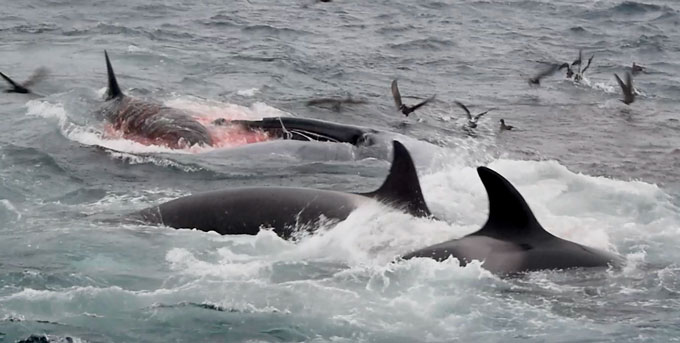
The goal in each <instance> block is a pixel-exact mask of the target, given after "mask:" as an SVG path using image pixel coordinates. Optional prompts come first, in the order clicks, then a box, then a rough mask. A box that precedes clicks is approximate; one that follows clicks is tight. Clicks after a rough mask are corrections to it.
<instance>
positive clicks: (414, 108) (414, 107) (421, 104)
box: [411, 95, 436, 112]
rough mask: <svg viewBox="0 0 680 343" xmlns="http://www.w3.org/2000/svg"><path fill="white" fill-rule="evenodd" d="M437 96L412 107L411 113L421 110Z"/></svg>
mask: <svg viewBox="0 0 680 343" xmlns="http://www.w3.org/2000/svg"><path fill="white" fill-rule="evenodd" d="M435 96H436V95H433V96H431V97H429V98H427V99H425V100H423V102H421V103H419V104H416V105H413V106H412V107H411V112H413V111H415V110H417V109H418V108H420V107H422V106H424V105H425V104H427V103H428V102H430V101H432V100H433V99H434V97H435Z"/></svg>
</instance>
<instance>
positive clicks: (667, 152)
mask: <svg viewBox="0 0 680 343" xmlns="http://www.w3.org/2000/svg"><path fill="white" fill-rule="evenodd" d="M679 27H680V3H678V2H677V1H674V0H646V1H639V2H638V1H620V0H601V1H591V0H565V1H559V2H556V1H550V0H521V1H520V0H517V1H515V0H510V1H498V0H486V1H433V0H423V1H404V0H396V1H387V0H379V1H354V0H348V1H343V0H335V1H334V2H330V3H320V2H319V3H317V2H313V1H311V0H310V1H299V0H293V1H270V0H266V1H265V0H248V1H246V0H243V1H212V0H204V1H176V0H168V1H147V2H146V3H145V4H142V3H141V2H138V1H131V0H122V1H115V2H112V1H99V0H94V1H91V0H87V1H84V0H49V1H38V0H22V1H9V0H3V1H2V4H1V6H0V35H1V37H2V39H1V40H0V56H2V59H1V60H0V71H2V72H5V73H7V74H9V75H10V76H12V77H14V78H15V79H17V80H23V79H24V78H26V77H28V76H29V75H30V74H31V73H32V71H33V70H34V69H35V68H37V67H39V66H45V67H48V68H49V69H50V71H51V74H50V76H49V77H48V78H47V79H46V80H45V81H44V82H42V83H40V84H38V85H36V86H35V87H34V90H35V92H36V93H39V94H40V95H41V96H25V95H17V94H4V93H3V94H1V95H0V128H2V130H1V131H0V341H2V342H15V341H18V340H21V339H26V338H28V337H29V336H30V335H33V334H35V335H46V337H47V338H48V339H49V340H50V341H54V342H67V341H76V342H169V341H174V342H240V341H243V342H303V341H312V342H329V341H332V342H471V341H473V342H581V341H588V342H603V341H611V342H669V341H677V340H678V337H680V326H679V323H680V322H679V319H678V318H680V266H679V265H678V260H679V259H680V249H678V246H679V245H680V181H679V180H680V120H679V119H680V115H678V108H679V106H678V104H679V102H678V97H679V96H680V76H679V75H680V31H679ZM104 49H106V50H108V52H109V54H110V55H111V58H112V62H113V65H114V68H115V70H116V73H117V75H118V81H119V83H120V84H121V87H122V88H123V90H124V91H125V92H126V93H128V94H132V95H135V96H140V97H149V98H154V99H158V100H159V101H162V102H164V103H166V104H168V105H170V106H175V107H181V108H186V109H190V110H192V111H195V112H198V113H201V115H202V116H204V118H205V119H206V120H209V119H213V118H218V117H228V118H240V119H258V118H263V117H269V116H279V115H284V116H297V117H304V118H317V119H324V120H331V121H335V122H340V123H347V124H353V125H362V126H367V127H372V128H376V129H380V130H385V131H389V132H393V133H395V134H398V137H402V139H403V140H404V141H405V143H406V145H407V147H408V148H409V149H410V151H411V153H412V154H413V155H414V158H415V160H416V162H417V168H418V172H419V175H420V178H421V183H422V187H423V192H424V195H425V198H426V200H427V202H428V204H429V206H430V208H431V209H432V211H433V212H434V214H435V215H436V216H437V217H438V218H440V219H442V220H441V221H437V220H431V219H415V218H411V217H409V216H407V215H405V214H403V213H400V212H395V211H393V210H390V209H388V208H385V207H382V206H366V207H361V208H359V209H357V210H356V211H355V212H354V213H352V214H351V215H350V217H349V218H348V219H347V220H345V221H343V222H341V223H338V224H337V225H329V226H328V227H323V228H320V230H319V232H318V233H317V234H316V235H310V236H305V237H303V238H302V239H300V240H299V241H297V242H290V241H284V240H282V239H280V238H278V237H277V236H276V235H275V234H274V233H272V232H271V231H262V232H261V233H260V234H258V235H256V236H219V235H217V234H213V233H204V232H200V231H191V230H174V229H170V228H162V227H161V228H159V227H152V226H144V225H132V224H117V223H115V221H107V220H101V218H112V217H117V216H124V215H125V214H126V213H129V212H132V211H136V210H138V209H141V208H144V207H148V206H151V205H154V204H158V203H160V202H162V201H166V200H169V199H172V198H175V197H178V196H182V195H187V194H191V193H197V192H201V191H205V190H212V189H220V188H227V187H236V186H243V185H286V186H305V187H314V188H325V189H336V190H345V191H364V192H365V191H371V190H373V189H374V188H376V187H378V185H380V183H381V182H382V180H383V178H384V177H385V175H386V173H387V169H388V167H389V163H388V162H387V160H388V158H386V157H385V156H383V157H382V158H380V156H378V158H375V157H376V156H365V155H362V154H357V153H356V151H352V149H351V147H345V148H346V150H343V151H344V152H345V153H338V154H337V155H329V154H313V153H311V151H312V150H311V149H310V150H305V149H300V148H299V146H297V145H296V146H293V145H291V146H289V147H286V146H285V145H281V146H279V145H277V144H270V143H268V144H269V146H268V147H269V148H266V149H259V150H247V149H243V147H240V146H238V145H239V144H240V143H239V142H235V141H229V139H226V140H225V141H224V144H221V145H220V146H219V147H215V148H209V149H205V148H204V149H187V150H180V151H173V150H171V149H168V148H163V147H157V146H146V145H142V144H140V143H138V142H134V141H130V140H127V139H124V138H122V137H117V136H115V135H112V134H111V132H110V129H109V128H107V126H106V125H105V124H104V123H103V122H102V121H101V119H100V118H97V116H96V115H95V113H96V110H97V108H98V105H99V104H100V103H101V101H102V100H101V95H102V94H103V91H104V88H105V86H106V69H105V66H104V58H103V51H104ZM579 49H583V51H584V56H585V57H589V56H590V55H591V54H594V55H595V57H594V59H593V64H592V65H591V67H590V69H589V70H588V72H587V73H586V79H585V80H583V81H582V82H580V83H574V82H573V81H571V80H567V79H565V78H564V76H563V75H562V74H556V75H554V76H552V77H549V78H546V79H544V80H543V81H542V85H541V87H530V86H529V85H528V84H527V82H526V79H527V78H528V77H529V76H531V75H532V74H534V73H536V72H537V71H539V70H540V68H541V66H542V64H541V63H540V62H557V61H559V62H571V61H572V60H574V59H575V58H576V57H577V55H578V50H579ZM632 62H637V63H639V64H641V65H643V66H645V67H646V70H645V72H644V73H642V74H640V75H637V76H636V77H635V79H634V83H635V87H636V88H637V90H638V91H639V93H640V95H639V96H638V97H637V99H636V102H635V103H633V104H632V105H631V106H626V105H624V104H622V103H621V102H620V101H619V100H618V99H620V98H621V94H620V90H619V89H618V85H617V84H616V81H615V79H614V77H613V73H617V74H619V75H623V74H625V72H626V71H628V70H630V66H631V65H632ZM395 78H398V79H399V82H400V88H401V91H402V93H403V94H404V95H409V96H414V97H417V98H425V97H428V96H430V95H432V94H437V97H436V101H435V102H433V103H432V104H431V105H429V106H427V107H424V108H423V109H422V110H419V111H417V112H416V113H415V114H413V115H411V116H409V117H408V118H406V117H404V116H402V115H400V114H399V113H397V112H396V110H395V109H394V104H393V101H392V99H391V94H390V88H389V85H390V82H391V80H392V79H395ZM347 96H352V97H353V98H358V99H364V100H366V101H367V103H365V104H356V105H347V106H343V107H341V108H340V110H339V111H336V110H335V109H333V108H324V107H308V106H306V105H305V103H306V101H307V100H310V99H313V98H319V97H347ZM454 100H459V101H462V102H463V103H465V104H467V105H468V106H469V107H470V108H471V109H472V111H473V112H478V111H479V112H481V111H484V110H487V109H490V108H493V110H492V111H491V112H489V113H488V114H487V115H485V116H484V117H482V119H481V120H480V125H479V128H478V129H477V130H476V132H475V134H474V135H470V134H469V133H468V132H465V131H464V130H463V129H462V126H463V125H464V123H465V119H464V115H463V113H462V112H461V110H460V109H459V108H457V107H456V106H455V105H454V103H453V101H454ZM407 101H409V102H410V101H414V102H415V101H417V100H415V99H407ZM501 118H504V119H505V120H506V121H507V122H508V124H511V125H514V126H515V127H516V130H513V131H504V132H499V130H498V125H499V124H498V121H499V119H501ZM317 144H321V143H317ZM311 145H314V144H311ZM345 148H343V149H345ZM269 149H271V150H269ZM253 151H254V152H253ZM347 151H349V153H347ZM479 165H487V166H490V167H491V168H493V169H495V170H497V171H499V172H500V173H501V174H503V175H505V176H506V177H507V178H508V179H509V180H510V181H511V182H513V183H514V184H515V185H516V186H517V187H518V189H519V190H520V192H522V194H523V195H524V196H525V198H526V199H527V201H528V202H529V204H530V205H531V207H532V208H533V210H534V212H535V214H536V216H537V217H538V220H539V221H540V222H541V223H542V224H543V226H545V227H546V228H548V229H549V230H550V232H552V233H554V234H556V235H558V236H560V237H562V238H566V239H570V240H573V241H576V242H579V243H582V244H586V245H590V246H594V247H598V248H602V249H606V250H609V251H613V252H616V253H619V254H621V255H622V256H624V257H625V259H626V265H625V267H624V268H622V269H620V270H598V271H588V270H572V271H544V272H534V273H529V274H526V275H524V276H519V277H512V278H500V277H498V276H495V275H492V274H490V273H489V272H486V271H485V270H484V269H483V268H481V267H480V264H479V263H472V264H469V265H467V266H465V267H459V266H458V263H457V261H456V260H453V259H452V260H448V261H445V262H441V263H439V262H435V261H431V260H426V259H413V260H409V261H397V262H393V260H394V258H395V257H397V256H399V255H401V254H405V253H407V252H410V251H412V250H414V249H417V248H421V247H424V246H425V245H429V244H433V243H438V242H441V241H444V240H447V239H451V238H455V237H460V236H462V235H465V234H467V233H470V232H473V231H475V230H476V229H478V228H479V227H480V226H481V225H482V224H483V223H484V221H485V220H486V216H487V207H488V202H487V197H486V193H485V191H484V189H483V187H482V184H481V182H479V178H478V177H477V174H476V172H475V167H477V166H479Z"/></svg>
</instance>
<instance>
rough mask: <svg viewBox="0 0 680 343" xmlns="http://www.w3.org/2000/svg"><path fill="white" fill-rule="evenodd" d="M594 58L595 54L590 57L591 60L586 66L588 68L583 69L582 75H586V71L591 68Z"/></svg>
mask: <svg viewBox="0 0 680 343" xmlns="http://www.w3.org/2000/svg"><path fill="white" fill-rule="evenodd" d="M593 57H595V54H593V55H592V56H590V58H589V59H588V63H587V64H586V67H585V68H583V70H582V71H581V74H583V73H585V72H586V70H588V67H590V62H592V61H593Z"/></svg>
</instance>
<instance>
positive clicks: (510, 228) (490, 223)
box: [403, 167, 622, 274]
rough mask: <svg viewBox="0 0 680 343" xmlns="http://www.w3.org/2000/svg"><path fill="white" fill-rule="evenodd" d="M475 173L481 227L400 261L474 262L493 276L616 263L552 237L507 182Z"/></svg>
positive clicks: (605, 254)
mask: <svg viewBox="0 0 680 343" xmlns="http://www.w3.org/2000/svg"><path fill="white" fill-rule="evenodd" d="M477 173H478V174H479V177H480V178H481V179H482V183H483V184H484V188H486V191H487V194H488V196H489V218H488V220H487V222H486V224H484V226H483V227H482V228H481V229H480V230H478V231H476V232H474V233H472V234H469V235H467V236H465V237H463V238H460V239H454V240H450V241H447V242H444V243H440V244H436V245H433V246H430V247H426V248H423V249H420V250H417V251H414V252H411V253H409V254H407V255H405V256H403V258H404V259H411V258H414V257H428V258H433V259H435V260H438V261H443V260H445V259H447V258H449V257H455V258H457V259H458V260H459V261H460V263H461V265H465V264H467V263H469V262H470V261H473V260H479V261H482V262H483V264H482V267H483V268H485V269H487V270H489V271H491V272H493V273H498V274H512V273H518V272H526V271H536V270H542V269H567V268H578V267H607V266H619V265H620V264H621V262H622V259H621V257H619V256H617V255H614V254H611V253H608V252H606V251H602V250H599V249H595V248H590V247H586V246H583V245H581V244H577V243H574V242H571V241H567V240H564V239H561V238H559V237H556V236H553V235H552V234H550V233H549V232H548V231H546V230H545V229H544V228H543V227H542V226H541V224H539V223H538V220H536V217H535V216H534V214H533V212H532V211H531V209H530V208H529V205H528V204H527V203H526V201H525V200H524V198H523V197H522V195H521V194H520V193H519V192H518V191H517V189H515V187H513V185H512V184H511V183H510V182H509V181H508V180H506V179H505V178H504V177H502V176H501V175H500V174H498V173H496V172H495V171H493V170H491V169H489V168H486V167H479V168H477Z"/></svg>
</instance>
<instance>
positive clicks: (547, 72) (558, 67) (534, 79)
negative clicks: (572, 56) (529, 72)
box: [529, 63, 571, 85]
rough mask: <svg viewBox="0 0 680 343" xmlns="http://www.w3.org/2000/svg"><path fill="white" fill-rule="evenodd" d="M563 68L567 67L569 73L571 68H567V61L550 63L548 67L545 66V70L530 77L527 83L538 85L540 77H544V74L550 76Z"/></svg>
mask: <svg viewBox="0 0 680 343" xmlns="http://www.w3.org/2000/svg"><path fill="white" fill-rule="evenodd" d="M563 68H567V74H569V72H570V71H571V68H569V63H562V64H557V63H555V64H551V65H550V66H549V67H548V68H546V69H545V70H543V71H541V72H540V73H538V74H536V76H534V77H532V78H530V79H529V84H530V85H540V84H541V79H542V78H544V77H546V76H550V75H552V74H554V73H555V72H556V71H558V70H562V69H563Z"/></svg>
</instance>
